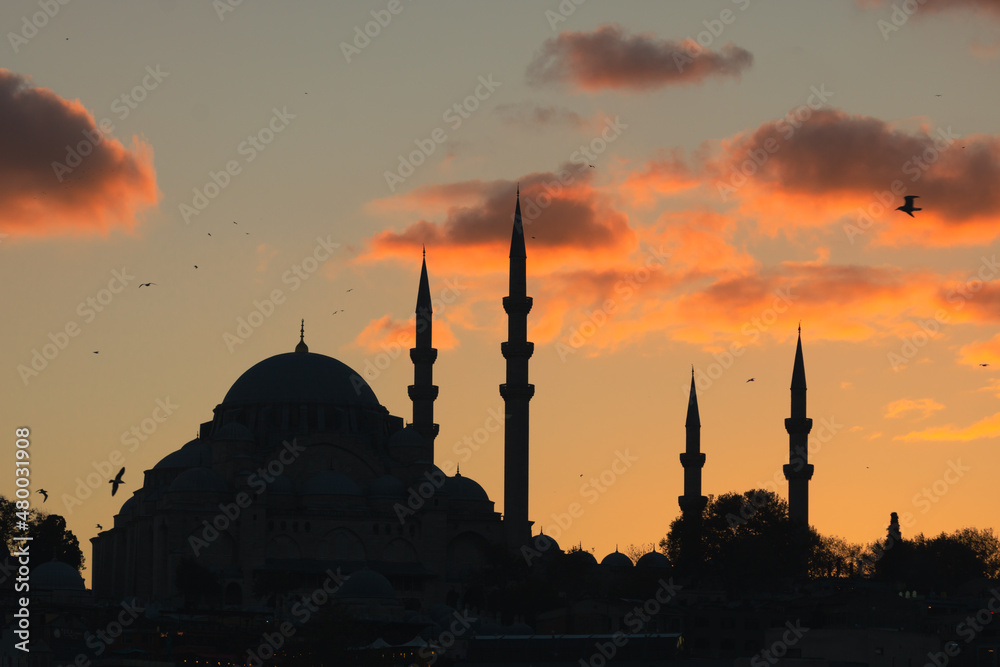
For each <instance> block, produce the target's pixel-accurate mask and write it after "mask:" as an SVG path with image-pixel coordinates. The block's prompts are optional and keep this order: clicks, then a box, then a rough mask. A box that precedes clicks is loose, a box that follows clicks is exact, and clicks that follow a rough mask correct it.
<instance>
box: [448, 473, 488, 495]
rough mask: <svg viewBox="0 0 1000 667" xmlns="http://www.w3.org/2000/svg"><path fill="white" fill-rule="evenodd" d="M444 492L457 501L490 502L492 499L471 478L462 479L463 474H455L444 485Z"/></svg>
mask: <svg viewBox="0 0 1000 667" xmlns="http://www.w3.org/2000/svg"><path fill="white" fill-rule="evenodd" d="M443 490H444V492H445V494H446V495H448V496H449V497H450V498H453V499H455V500H486V501H489V499H490V497H489V496H488V495H486V491H484V490H483V487H481V486H479V483H478V482H476V481H475V480H474V479H472V478H471V477H462V475H461V474H459V473H455V476H454V477H449V478H448V480H447V481H446V482H445V483H444V488H443Z"/></svg>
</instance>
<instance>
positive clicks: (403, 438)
mask: <svg viewBox="0 0 1000 667" xmlns="http://www.w3.org/2000/svg"><path fill="white" fill-rule="evenodd" d="M389 446H390V447H426V446H427V441H426V440H425V439H424V436H422V435H420V432H419V431H417V429H416V427H414V426H413V424H410V425H409V426H407V427H406V428H401V429H399V430H398V431H396V432H395V433H393V434H392V435H390V436H389Z"/></svg>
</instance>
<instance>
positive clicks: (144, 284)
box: [139, 283, 156, 287]
mask: <svg viewBox="0 0 1000 667" xmlns="http://www.w3.org/2000/svg"><path fill="white" fill-rule="evenodd" d="M155 284H156V283H139V287H149V286H150V285H155Z"/></svg>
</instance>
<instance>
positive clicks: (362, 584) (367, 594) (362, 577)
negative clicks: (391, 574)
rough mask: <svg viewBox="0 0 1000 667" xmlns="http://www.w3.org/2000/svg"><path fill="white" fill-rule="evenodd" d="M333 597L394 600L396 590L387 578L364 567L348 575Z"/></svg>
mask: <svg viewBox="0 0 1000 667" xmlns="http://www.w3.org/2000/svg"><path fill="white" fill-rule="evenodd" d="M334 597H335V598H339V599H355V600H395V599H396V591H395V590H393V588H392V584H390V583H389V580H388V579H386V578H385V577H383V576H382V575H381V574H379V573H378V572H376V571H375V570H369V569H367V568H365V569H363V570H358V571H357V572H355V573H354V574H352V575H351V576H349V577H348V578H347V581H345V582H344V583H343V584H341V586H340V588H338V589H337V592H336V593H335V594H334Z"/></svg>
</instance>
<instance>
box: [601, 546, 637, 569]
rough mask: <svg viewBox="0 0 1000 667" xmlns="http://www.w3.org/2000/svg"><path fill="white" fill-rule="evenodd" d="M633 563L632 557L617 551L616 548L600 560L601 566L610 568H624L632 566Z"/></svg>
mask: <svg viewBox="0 0 1000 667" xmlns="http://www.w3.org/2000/svg"><path fill="white" fill-rule="evenodd" d="M633 565H634V563H632V559H631V558H629V557H628V556H626V555H625V554H623V553H622V552H620V551H618V550H617V549H615V550H614V553H610V554H608V555H607V556H605V557H604V560H602V561H601V566H602V567H609V568H612V569H616V568H622V569H624V568H628V567H632V566H633Z"/></svg>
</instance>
